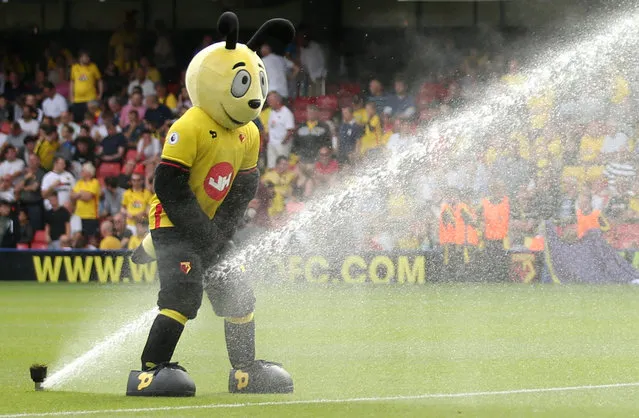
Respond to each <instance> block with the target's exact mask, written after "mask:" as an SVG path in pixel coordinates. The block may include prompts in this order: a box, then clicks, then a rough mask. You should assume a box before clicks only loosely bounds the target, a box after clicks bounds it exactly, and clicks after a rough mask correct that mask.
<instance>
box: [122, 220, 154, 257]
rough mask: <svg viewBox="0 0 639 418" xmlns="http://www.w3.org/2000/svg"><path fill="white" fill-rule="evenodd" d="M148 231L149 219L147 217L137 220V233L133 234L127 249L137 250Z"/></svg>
mask: <svg viewBox="0 0 639 418" xmlns="http://www.w3.org/2000/svg"><path fill="white" fill-rule="evenodd" d="M147 232H149V221H148V220H147V219H142V220H139V221H137V222H136V223H135V234H133V235H131V238H130V239H129V244H128V245H127V249H129V250H135V249H136V248H138V246H139V245H140V244H142V239H143V238H144V236H145V235H146V234H147Z"/></svg>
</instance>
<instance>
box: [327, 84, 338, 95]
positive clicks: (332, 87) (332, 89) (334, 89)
mask: <svg viewBox="0 0 639 418" xmlns="http://www.w3.org/2000/svg"><path fill="white" fill-rule="evenodd" d="M338 92H339V85H337V84H332V83H330V84H327V85H326V94H337V93H338Z"/></svg>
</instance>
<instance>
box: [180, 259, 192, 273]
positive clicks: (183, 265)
mask: <svg viewBox="0 0 639 418" xmlns="http://www.w3.org/2000/svg"><path fill="white" fill-rule="evenodd" d="M180 270H182V273H184V274H189V272H190V271H191V262H190V261H180Z"/></svg>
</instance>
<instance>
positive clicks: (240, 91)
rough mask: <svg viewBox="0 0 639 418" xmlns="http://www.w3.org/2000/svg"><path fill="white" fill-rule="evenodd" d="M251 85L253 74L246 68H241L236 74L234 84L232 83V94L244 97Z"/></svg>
mask: <svg viewBox="0 0 639 418" xmlns="http://www.w3.org/2000/svg"><path fill="white" fill-rule="evenodd" d="M249 87H251V74H249V72H248V71H246V70H240V71H238V72H237V74H235V78H234V79H233V84H231V94H232V95H233V97H242V96H244V95H245V94H246V92H247V91H248V89H249Z"/></svg>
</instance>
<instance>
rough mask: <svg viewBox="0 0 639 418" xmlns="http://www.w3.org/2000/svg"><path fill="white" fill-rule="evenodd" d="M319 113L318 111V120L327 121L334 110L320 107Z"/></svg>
mask: <svg viewBox="0 0 639 418" xmlns="http://www.w3.org/2000/svg"><path fill="white" fill-rule="evenodd" d="M319 113H320V120H323V121H327V120H331V119H332V118H333V114H334V113H335V112H334V111H333V110H330V109H321V110H320V111H319Z"/></svg>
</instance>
